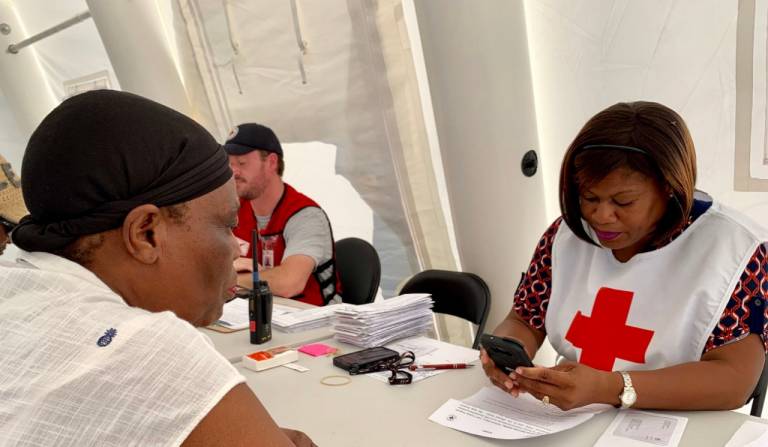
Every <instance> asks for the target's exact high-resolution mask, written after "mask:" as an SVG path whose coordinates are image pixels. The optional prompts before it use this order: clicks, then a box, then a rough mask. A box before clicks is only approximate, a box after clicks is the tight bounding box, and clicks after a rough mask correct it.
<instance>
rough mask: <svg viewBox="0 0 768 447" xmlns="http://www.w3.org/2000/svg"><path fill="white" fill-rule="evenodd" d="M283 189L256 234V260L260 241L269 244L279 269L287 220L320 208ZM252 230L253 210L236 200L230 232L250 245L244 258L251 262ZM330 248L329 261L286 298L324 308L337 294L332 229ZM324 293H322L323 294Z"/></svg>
mask: <svg viewBox="0 0 768 447" xmlns="http://www.w3.org/2000/svg"><path fill="white" fill-rule="evenodd" d="M284 185H285V189H284V190H283V196H282V197H281V198H280V200H279V201H278V202H277V205H276V206H275V209H274V210H273V211H272V216H271V217H270V218H269V223H268V224H267V226H266V228H264V229H262V230H260V231H259V240H258V243H257V244H256V248H257V254H258V257H257V259H259V262H261V261H262V259H263V257H262V249H263V247H262V246H263V244H264V241H265V240H268V241H270V242H269V243H271V245H272V250H273V255H274V265H275V266H278V265H280V263H281V262H282V260H283V253H285V238H284V237H283V231H284V230H285V225H286V223H288V220H289V219H290V218H291V217H293V215H294V214H296V213H298V212H299V211H301V210H303V209H304V208H307V207H316V208H320V205H318V204H317V203H316V202H315V201H314V200H312V199H310V198H309V197H307V196H305V195H304V194H302V193H300V192H298V191H296V190H295V189H294V188H293V187H291V186H290V185H289V184H287V183H284ZM320 210H321V211H322V208H320ZM323 212H324V211H323ZM326 218H327V216H326ZM329 222H330V221H329ZM255 228H258V226H257V221H256V216H254V214H253V208H251V202H250V201H248V200H244V199H240V211H239V212H238V225H237V227H236V228H235V229H234V233H235V236H237V237H238V238H240V239H242V240H244V241H248V242H250V243H251V246H250V248H249V250H248V256H247V257H249V258H253V241H252V240H251V239H252V232H253V230H254V229H255ZM331 246H332V247H333V252H332V256H331V259H330V260H329V261H327V262H325V263H323V264H321V265H318V266H316V267H315V271H314V272H312V274H311V275H310V276H309V278H308V279H307V284H306V286H305V287H304V291H303V292H302V293H300V294H298V295H296V296H292V297H290V298H291V299H295V300H298V301H302V302H305V303H309V304H314V305H316V306H324V305H326V304H328V301H330V300H331V299H332V298H333V297H334V296H335V295H336V294H337V293H338V294H341V283H340V282H339V274H338V271H337V270H336V246H335V244H333V230H332V229H331ZM328 269H330V271H331V273H332V274H331V275H330V276H329V277H328V279H326V280H324V281H323V280H321V279H320V277H321V275H322V273H323V272H326V271H328ZM329 285H332V286H333V287H328V286H329ZM324 290H325V293H324V292H323V291H324Z"/></svg>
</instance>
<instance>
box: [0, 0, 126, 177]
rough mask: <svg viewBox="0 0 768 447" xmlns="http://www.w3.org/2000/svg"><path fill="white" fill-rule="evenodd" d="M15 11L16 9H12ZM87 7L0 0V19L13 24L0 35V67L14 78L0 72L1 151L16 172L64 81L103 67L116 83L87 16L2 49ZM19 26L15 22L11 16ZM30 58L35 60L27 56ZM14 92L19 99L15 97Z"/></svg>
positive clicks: (72, 2)
mask: <svg viewBox="0 0 768 447" xmlns="http://www.w3.org/2000/svg"><path fill="white" fill-rule="evenodd" d="M11 11H13V12H15V14H13V13H11ZM85 11H88V6H87V5H86V3H85V1H84V0H57V1H55V2H51V1H47V0H24V1H12V0H0V23H3V22H8V23H11V25H12V26H11V28H12V30H11V33H10V34H9V35H7V36H3V35H0V49H1V50H2V51H1V53H2V54H0V72H4V71H6V70H13V71H14V72H16V73H17V75H16V77H14V78H7V77H3V76H0V92H2V94H3V95H4V96H5V98H6V101H3V100H1V99H0V116H12V117H14V118H13V119H12V120H5V119H3V120H2V121H1V122H0V138H3V139H2V140H0V143H3V146H2V147H0V153H2V154H3V155H4V156H5V157H6V158H8V159H9V160H11V162H12V164H13V166H14V168H15V169H16V171H17V172H19V171H21V158H22V156H23V154H24V148H25V147H26V144H27V140H28V139H29V136H30V134H31V133H32V131H33V130H34V128H35V127H36V126H37V124H38V123H39V122H40V120H42V119H43V117H44V116H45V115H46V114H47V113H48V112H49V111H50V110H51V109H53V107H55V106H56V105H57V104H58V103H59V101H61V100H62V99H64V97H65V96H66V91H65V86H64V83H65V82H67V81H71V80H73V79H78V78H82V77H84V76H88V75H92V74H94V73H103V72H106V75H107V76H108V78H109V82H110V85H111V86H112V87H113V88H117V87H118V83H117V81H116V79H115V77H114V74H113V72H112V66H111V64H110V62H109V58H108V57H107V53H106V51H105V50H104V46H103V45H102V43H101V39H100V38H99V34H98V31H97V30H96V27H95V25H94V23H93V21H92V20H90V19H88V20H85V21H83V22H81V23H78V24H76V25H73V26H72V27H70V28H67V29H65V30H62V31H60V32H58V33H56V34H54V35H52V36H49V37H47V38H45V39H43V40H41V41H38V42H36V43H34V44H32V45H31V46H28V47H25V48H23V49H21V50H20V51H19V53H18V54H9V53H7V52H6V51H5V50H6V48H7V47H8V45H9V44H11V43H18V42H20V41H22V40H23V39H25V38H27V37H29V36H30V35H34V34H37V33H39V32H40V31H43V30H46V29H48V28H50V27H52V26H54V25H57V24H59V23H61V22H63V21H65V20H67V19H70V18H72V17H74V16H76V15H77V14H80V13H82V12H85ZM14 19H17V25H18V26H13V20H14ZM31 59H34V62H33V61H31ZM15 97H18V98H19V99H18V100H15V99H13V98H15Z"/></svg>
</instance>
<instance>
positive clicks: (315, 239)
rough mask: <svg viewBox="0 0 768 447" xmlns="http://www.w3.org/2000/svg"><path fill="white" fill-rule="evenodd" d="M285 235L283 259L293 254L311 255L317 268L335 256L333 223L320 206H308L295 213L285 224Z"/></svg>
mask: <svg viewBox="0 0 768 447" xmlns="http://www.w3.org/2000/svg"><path fill="white" fill-rule="evenodd" d="M283 237H284V238H285V253H283V259H285V258H287V257H289V256H291V255H305V256H309V257H310V258H312V259H313V260H314V261H315V268H317V266H318V265H321V264H323V263H324V262H327V261H328V260H330V259H331V256H333V238H332V237H331V224H330V223H329V222H328V218H327V217H326V216H325V213H324V212H323V210H321V209H320V208H316V207H308V208H304V209H303V210H301V211H299V212H298V213H296V214H294V215H293V217H291V218H290V219H288V222H286V224H285V230H284V231H283Z"/></svg>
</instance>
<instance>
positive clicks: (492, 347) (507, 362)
mask: <svg viewBox="0 0 768 447" xmlns="http://www.w3.org/2000/svg"><path fill="white" fill-rule="evenodd" d="M480 344H481V345H483V348H485V352H487V353H488V356H489V357H490V358H491V360H493V363H495V364H496V367H497V368H499V369H500V370H502V371H504V372H505V373H507V374H509V373H511V372H512V371H514V370H515V368H517V367H518V366H527V367H532V366H533V363H532V362H531V359H530V358H528V354H527V353H526V352H525V348H523V345H522V344H520V342H519V341H517V340H514V339H512V338H506V337H497V336H495V335H490V334H483V335H482V336H481V337H480Z"/></svg>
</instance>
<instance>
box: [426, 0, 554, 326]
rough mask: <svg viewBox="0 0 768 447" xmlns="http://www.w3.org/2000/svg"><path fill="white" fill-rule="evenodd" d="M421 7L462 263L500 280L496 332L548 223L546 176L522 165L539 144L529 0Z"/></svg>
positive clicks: (495, 295) (493, 321) (492, 282)
mask: <svg viewBox="0 0 768 447" xmlns="http://www.w3.org/2000/svg"><path fill="white" fill-rule="evenodd" d="M447 5H450V6H447ZM415 6H416V16H417V18H418V23H419V30H420V33H421V41H422V45H423V51H424V60H425V62H426V68H427V75H428V77H429V88H430V90H431V94H432V101H433V108H434V113H435V121H436V124H437V131H438V135H439V137H440V148H441V152H442V159H443V163H444V167H445V176H446V180H447V186H448V192H449V196H450V199H451V212H452V214H453V218H454V226H455V231H456V240H457V245H458V251H459V256H460V259H461V265H462V268H463V270H465V271H469V272H473V273H476V274H478V275H480V276H481V277H482V278H483V279H484V280H485V281H486V282H487V283H488V285H489V287H490V289H491V293H492V306H491V313H490V316H489V317H488V322H487V330H488V331H491V330H493V329H494V328H495V327H496V325H498V324H499V322H500V321H501V320H502V319H503V318H504V317H505V316H506V314H507V313H508V312H509V310H510V308H511V306H512V299H513V295H514V291H515V288H516V286H517V284H518V282H519V280H520V272H522V271H523V270H525V269H526V268H527V264H528V262H529V261H530V256H531V254H532V253H533V248H534V246H535V244H536V241H537V240H538V238H539V237H540V236H541V233H542V232H543V231H544V229H545V219H544V207H543V206H542V204H543V203H544V193H543V189H542V176H541V175H540V174H536V175H534V176H533V177H530V178H529V177H525V176H524V175H523V174H522V172H521V169H520V167H521V160H522V157H523V154H524V153H525V152H527V151H528V150H530V149H537V148H538V142H537V133H536V116H535V107H534V97H533V89H532V84H531V71H530V64H529V60H528V44H527V38H526V27H525V17H524V11H523V4H522V2H519V1H508V0H495V1H491V0H484V1H482V2H475V1H468V0H465V1H452V2H450V3H446V2H435V1H425V0H421V1H416V2H415Z"/></svg>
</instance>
